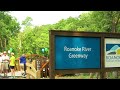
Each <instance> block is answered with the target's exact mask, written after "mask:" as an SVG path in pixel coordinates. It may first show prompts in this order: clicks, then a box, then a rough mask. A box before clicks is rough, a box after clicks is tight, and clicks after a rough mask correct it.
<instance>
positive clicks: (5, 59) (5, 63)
mask: <svg viewBox="0 0 120 90" xmlns="http://www.w3.org/2000/svg"><path fill="white" fill-rule="evenodd" d="M2 59H3V63H4V66H3V70H4V76H7V73H8V69H9V60H10V58H9V56H8V55H7V52H6V51H4V52H3V55H2Z"/></svg>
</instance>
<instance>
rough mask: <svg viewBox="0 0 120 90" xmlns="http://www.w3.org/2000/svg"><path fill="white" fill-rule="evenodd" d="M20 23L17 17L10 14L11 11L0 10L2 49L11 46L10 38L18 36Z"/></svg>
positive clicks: (0, 46)
mask: <svg viewBox="0 0 120 90" xmlns="http://www.w3.org/2000/svg"><path fill="white" fill-rule="evenodd" d="M19 29H20V24H19V23H18V22H17V19H16V18H14V17H12V16H11V15H9V12H5V11H0V51H4V50H7V49H8V48H9V45H8V43H9V40H10V38H12V37H15V36H17V34H18V33H19Z"/></svg>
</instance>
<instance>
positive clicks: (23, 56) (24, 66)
mask: <svg viewBox="0 0 120 90" xmlns="http://www.w3.org/2000/svg"><path fill="white" fill-rule="evenodd" d="M20 66H21V73H22V71H23V70H24V73H22V75H24V76H25V75H26V57H25V54H23V55H22V56H21V57H20Z"/></svg>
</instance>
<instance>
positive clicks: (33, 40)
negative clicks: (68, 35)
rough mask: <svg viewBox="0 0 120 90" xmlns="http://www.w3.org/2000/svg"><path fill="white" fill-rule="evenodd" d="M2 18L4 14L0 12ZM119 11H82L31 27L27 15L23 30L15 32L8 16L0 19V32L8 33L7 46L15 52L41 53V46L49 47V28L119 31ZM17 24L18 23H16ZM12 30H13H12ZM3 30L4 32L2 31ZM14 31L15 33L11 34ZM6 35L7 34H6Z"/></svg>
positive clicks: (29, 18) (13, 20)
mask: <svg viewBox="0 0 120 90" xmlns="http://www.w3.org/2000/svg"><path fill="white" fill-rule="evenodd" d="M1 13H3V12H1ZM0 17H1V18H3V17H4V15H3V14H0ZM119 19H120V12H119V11H90V12H88V13H83V14H81V15H79V16H78V17H69V18H67V19H62V20H60V21H58V22H57V23H55V24H52V25H51V24H48V25H42V26H34V27H31V26H32V24H31V21H32V18H31V17H27V18H26V19H25V20H24V21H23V22H22V25H24V26H25V28H24V31H23V32H20V33H16V32H15V31H16V29H17V28H18V27H16V28H15V26H16V24H17V23H15V22H16V19H12V21H10V20H11V19H10V17H8V18H7V19H5V20H2V19H0V27H2V30H3V32H2V33H0V34H1V35H2V36H3V37H5V36H6V34H5V33H7V35H8V33H9V35H10V36H12V37H10V41H9V45H8V46H9V47H12V48H14V51H15V52H19V54H22V53H32V54H33V53H34V54H41V55H45V54H43V53H42V52H41V51H40V49H41V48H49V30H66V31H85V32H86V31H89V32H120V21H119ZM3 21H6V23H9V21H10V22H11V23H14V24H10V25H9V28H10V27H11V28H13V27H14V29H11V28H10V29H6V28H8V26H6V23H4V22H3ZM17 26H18V25H17ZM12 30H13V31H12ZM17 30H18V29H17ZM4 32H5V33H4ZM14 33H15V35H13V34H14ZM6 37H7V36H6ZM48 55H49V50H48V52H46V56H48Z"/></svg>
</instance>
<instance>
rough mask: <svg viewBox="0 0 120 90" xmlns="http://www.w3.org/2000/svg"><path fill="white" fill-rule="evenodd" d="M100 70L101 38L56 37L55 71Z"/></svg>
mask: <svg viewBox="0 0 120 90" xmlns="http://www.w3.org/2000/svg"><path fill="white" fill-rule="evenodd" d="M81 68H82V69H83V68H91V69H92V68H100V38H93V37H89V38H88V37H74V36H72V37H70V36H57V35H56V36H55V69H81Z"/></svg>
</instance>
